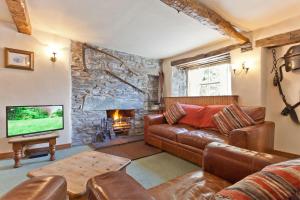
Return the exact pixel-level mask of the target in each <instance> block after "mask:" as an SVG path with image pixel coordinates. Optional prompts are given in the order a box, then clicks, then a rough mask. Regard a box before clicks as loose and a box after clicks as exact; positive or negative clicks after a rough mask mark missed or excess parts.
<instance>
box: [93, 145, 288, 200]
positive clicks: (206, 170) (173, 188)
mask: <svg viewBox="0 0 300 200" xmlns="http://www.w3.org/2000/svg"><path fill="white" fill-rule="evenodd" d="M284 160H286V159H285V158H282V157H279V156H274V155H271V154H266V153H259V152H255V151H250V150H245V149H241V148H238V147H234V146H230V145H227V144H221V143H216V142H214V143H210V144H209V145H207V147H206V148H205V151H204V153H203V170H200V171H195V172H191V173H188V174H186V175H183V176H181V177H178V178H175V179H173V180H171V181H168V182H166V183H163V184H161V185H158V186H156V187H154V188H150V189H149V190H146V189H144V188H143V187H142V186H141V185H140V184H139V183H137V182H136V181H135V180H134V179H133V178H131V177H130V176H129V175H127V174H125V172H109V173H107V174H104V175H100V176H96V177H94V178H92V179H90V180H89V182H88V184H87V192H88V199H89V200H116V199H130V200H172V199H173V200H175V199H176V200H183V199H184V200H194V199H201V200H211V199H213V196H214V194H215V193H217V192H219V191H221V190H222V189H223V188H225V187H228V186H230V185H232V184H233V183H235V182H237V181H239V180H241V179H243V178H244V177H246V176H248V175H250V174H252V173H255V172H257V171H260V170H261V169H262V168H264V167H265V166H267V165H270V164H273V163H278V162H281V161H284Z"/></svg>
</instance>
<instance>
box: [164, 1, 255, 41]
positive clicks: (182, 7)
mask: <svg viewBox="0 0 300 200" xmlns="http://www.w3.org/2000/svg"><path fill="white" fill-rule="evenodd" d="M161 1H162V2H163V3H165V4H167V5H168V6H170V7H172V8H174V9H176V10H177V11H178V12H182V13H184V14H186V15H188V16H190V17H192V18H194V19H196V20H198V21H199V22H201V23H202V24H204V25H208V26H209V27H210V28H212V29H215V30H217V31H219V32H220V33H221V34H223V35H227V36H229V37H231V38H233V39H235V40H236V41H237V42H238V43H239V44H246V43H248V42H249V38H247V37H246V36H244V35H243V34H242V33H240V32H238V31H237V30H236V29H235V28H234V27H233V26H232V24H231V23H230V22H228V21H226V20H225V19H224V18H223V17H221V16H220V15H219V14H218V13H216V12H215V11H214V10H212V9H210V8H208V7H207V6H205V5H204V4H202V3H200V2H199V1H198V0H161Z"/></svg>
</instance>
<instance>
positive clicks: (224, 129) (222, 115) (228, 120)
mask: <svg viewBox="0 0 300 200" xmlns="http://www.w3.org/2000/svg"><path fill="white" fill-rule="evenodd" d="M213 121H214V122H215V124H216V125H217V127H218V129H219V131H220V132H221V133H223V134H226V135H228V134H229V132H230V131H232V130H234V129H239V128H244V127H247V126H251V125H254V124H255V122H254V120H253V119H252V118H251V117H250V116H249V115H248V114H247V113H245V112H244V111H243V110H242V109H241V108H240V107H239V106H238V105H236V104H231V105H229V106H227V107H225V108H224V109H223V110H221V111H220V112H218V113H217V114H215V115H214V116H213Z"/></svg>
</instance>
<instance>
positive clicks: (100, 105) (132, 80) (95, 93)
mask: <svg viewBox="0 0 300 200" xmlns="http://www.w3.org/2000/svg"><path fill="white" fill-rule="evenodd" d="M83 47H84V44H83V43H80V42H75V41H72V43H71V55H72V57H71V72H72V143H73V145H79V144H85V143H90V142H91V135H92V134H94V133H95V132H96V130H97V126H98V125H99V124H100V120H101V119H103V118H106V117H107V113H106V110H114V109H124V110H126V109H127V110H128V109H133V110H135V115H134V120H133V121H134V125H133V127H134V130H132V131H130V134H132V135H135V134H141V133H143V116H144V114H147V113H148V110H149V108H150V107H151V106H152V105H153V104H154V103H157V102H158V90H159V89H158V88H159V81H158V74H159V71H160V61H159V60H156V59H148V58H143V57H141V56H137V55H131V54H127V53H123V52H119V51H114V50H109V49H101V50H102V51H104V52H107V53H108V54H110V55H113V56H114V57H117V58H119V59H120V60H122V61H123V62H124V63H125V64H122V63H121V62H120V61H119V60H117V59H114V57H112V56H109V55H108V54H104V53H100V52H98V51H95V50H94V49H90V48H83ZM83 49H85V50H84V51H85V53H84V54H83ZM83 55H85V57H84V58H83ZM84 60H85V63H86V65H84V64H83V61H84ZM112 74H113V76H112ZM127 83H129V84H127ZM132 85H133V86H135V87H136V88H135V87H132ZM137 88H138V89H137Z"/></svg>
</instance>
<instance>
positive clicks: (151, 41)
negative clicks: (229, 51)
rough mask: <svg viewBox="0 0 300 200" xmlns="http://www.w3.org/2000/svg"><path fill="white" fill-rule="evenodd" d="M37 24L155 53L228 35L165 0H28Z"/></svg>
mask: <svg viewBox="0 0 300 200" xmlns="http://www.w3.org/2000/svg"><path fill="white" fill-rule="evenodd" d="M28 7H29V13H30V18H31V23H32V26H33V27H34V28H38V29H40V30H43V31H47V32H51V33H55V34H58V35H63V36H65V37H67V38H71V39H74V40H79V41H83V42H88V43H93V44H96V45H98V46H101V47H106V48H110V49H116V50H119V51H124V52H127V53H133V54H137V55H141V56H145V57H150V58H165V57H169V56H172V55H175V54H179V53H182V52H184V51H188V50H191V49H193V48H196V47H198V46H201V45H204V44H207V43H209V42H212V41H215V40H219V39H223V38H224V36H222V35H221V34H219V33H218V32H216V31H215V30H210V29H207V27H205V26H203V25H200V24H199V23H198V22H197V21H195V20H193V19H190V18H189V17H188V16H185V15H184V14H178V13H177V12H176V11H175V10H174V9H171V8H169V7H168V6H166V5H165V4H163V3H162V2H160V1H159V0H109V1H108V0H64V1H62V0H51V1H50V0H28Z"/></svg>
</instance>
